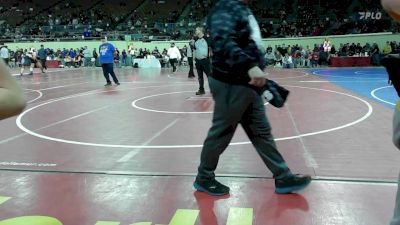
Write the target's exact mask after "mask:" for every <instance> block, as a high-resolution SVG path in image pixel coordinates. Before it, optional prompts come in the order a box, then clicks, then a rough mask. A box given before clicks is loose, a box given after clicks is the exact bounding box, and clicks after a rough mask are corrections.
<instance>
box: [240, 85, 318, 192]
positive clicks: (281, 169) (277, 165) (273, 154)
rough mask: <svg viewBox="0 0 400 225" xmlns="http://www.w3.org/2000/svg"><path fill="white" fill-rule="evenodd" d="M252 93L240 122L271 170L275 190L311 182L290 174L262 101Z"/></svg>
mask: <svg viewBox="0 0 400 225" xmlns="http://www.w3.org/2000/svg"><path fill="white" fill-rule="evenodd" d="M252 91H253V90H252ZM253 95H254V97H253V99H255V100H254V102H253V103H252V104H251V106H250V107H249V108H247V110H246V111H245V113H244V114H243V117H242V120H241V121H240V124H241V125H242V126H243V129H244V130H245V132H246V134H247V136H248V137H249V139H250V141H251V142H252V144H253V145H254V147H255V148H256V150H257V152H258V154H259V155H260V157H261V159H262V160H263V161H264V163H265V165H266V166H267V167H268V169H269V170H270V171H271V172H272V174H273V177H274V179H275V187H276V189H275V192H276V193H278V194H287V193H291V192H294V191H298V190H301V189H303V188H305V187H306V186H307V185H308V184H309V183H310V182H311V177H310V176H308V175H306V176H301V175H293V174H292V172H291V171H290V169H289V167H288V165H287V164H286V162H285V160H284V159H283V157H282V155H281V154H280V153H279V152H278V149H277V147H276V144H275V140H274V137H273V136H272V133H271V126H270V124H269V122H268V119H267V117H266V113H265V108H264V102H263V100H262V98H261V96H259V94H258V93H257V92H255V91H253Z"/></svg>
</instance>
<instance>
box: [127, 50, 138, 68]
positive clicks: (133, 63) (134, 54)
mask: <svg viewBox="0 0 400 225" xmlns="http://www.w3.org/2000/svg"><path fill="white" fill-rule="evenodd" d="M128 55H129V56H130V58H131V59H130V60H131V62H132V66H134V65H135V58H136V51H135V48H134V47H133V45H130V46H129V47H128ZM128 62H129V59H128Z"/></svg>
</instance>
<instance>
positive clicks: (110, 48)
mask: <svg viewBox="0 0 400 225" xmlns="http://www.w3.org/2000/svg"><path fill="white" fill-rule="evenodd" d="M101 41H102V43H103V44H101V45H100V47H99V51H100V64H101V67H102V69H103V74H104V78H105V79H106V81H107V83H106V84H105V85H104V86H106V87H108V86H111V81H110V76H109V75H111V77H112V79H113V81H114V83H115V84H116V85H119V81H118V78H117V76H116V75H115V73H114V54H115V47H114V45H112V44H111V43H108V42H107V39H102V40H101Z"/></svg>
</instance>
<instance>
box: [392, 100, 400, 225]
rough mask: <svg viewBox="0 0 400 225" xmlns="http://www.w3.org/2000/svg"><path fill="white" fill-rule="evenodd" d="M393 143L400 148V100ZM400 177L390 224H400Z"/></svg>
mask: <svg viewBox="0 0 400 225" xmlns="http://www.w3.org/2000/svg"><path fill="white" fill-rule="evenodd" d="M393 144H394V145H396V147H397V148H398V149H400V101H399V102H397V105H396V108H395V110H394V116H393ZM399 187H400V177H399V184H398V187H397V197H396V206H395V208H394V215H393V219H392V222H391V223H390V225H400V188H399Z"/></svg>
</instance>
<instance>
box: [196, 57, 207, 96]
mask: <svg viewBox="0 0 400 225" xmlns="http://www.w3.org/2000/svg"><path fill="white" fill-rule="evenodd" d="M196 69H197V77H198V81H199V90H198V91H197V92H196V95H203V94H205V91H204V74H203V73H204V64H203V62H202V61H201V60H196Z"/></svg>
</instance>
